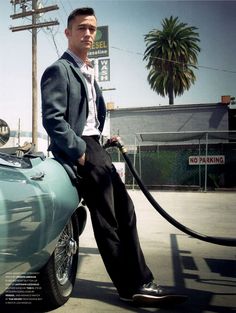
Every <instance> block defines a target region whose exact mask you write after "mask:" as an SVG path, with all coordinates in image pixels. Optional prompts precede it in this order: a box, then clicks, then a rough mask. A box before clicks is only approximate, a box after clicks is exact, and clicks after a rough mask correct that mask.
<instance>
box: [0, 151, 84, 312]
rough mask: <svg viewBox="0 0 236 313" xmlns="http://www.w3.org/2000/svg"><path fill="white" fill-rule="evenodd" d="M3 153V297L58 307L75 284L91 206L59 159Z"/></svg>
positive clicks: (0, 199) (0, 280)
mask: <svg viewBox="0 0 236 313" xmlns="http://www.w3.org/2000/svg"><path fill="white" fill-rule="evenodd" d="M1 151H2V150H0V294H1V301H3V302H4V303H5V304H6V303H10V304H14V303H16V304H20V303H23V304H24V303H25V302H26V303H30V302H33V301H34V302H36V300H40V301H43V302H44V303H46V306H47V307H49V308H55V307H58V306H60V305H62V304H64V303H65V302H66V301H67V300H68V298H69V297H70V295H71V292H72V289H73V285H74V283H75V279H76V272H77V264H78V256H79V235H80V234H81V233H82V231H83V229H84V227H85V223H86V216H87V213H86V209H85V207H84V206H83V205H81V201H80V197H79V194H78V190H77V188H76V186H75V185H74V184H73V183H72V181H71V179H70V178H69V176H68V174H67V172H66V170H65V169H64V167H63V166H62V165H61V164H60V163H58V162H57V161H56V160H55V159H53V158H49V157H45V156H44V155H43V154H42V153H41V154H39V153H37V154H34V153H33V154H32V153H26V154H23V155H22V156H17V155H12V154H8V153H2V152H1ZM22 277H23V279H22ZM19 281H20V282H21V284H19V283H17V282H19ZM22 282H23V283H22ZM32 282H33V283H32ZM35 286H36V287H35ZM30 290H31V291H30ZM29 292H30V296H29Z"/></svg>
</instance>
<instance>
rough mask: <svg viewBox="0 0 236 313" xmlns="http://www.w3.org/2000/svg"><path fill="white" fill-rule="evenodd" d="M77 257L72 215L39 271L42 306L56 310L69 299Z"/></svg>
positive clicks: (76, 236)
mask: <svg viewBox="0 0 236 313" xmlns="http://www.w3.org/2000/svg"><path fill="white" fill-rule="evenodd" d="M78 255H79V224H78V219H77V217H76V214H74V215H73V216H72V217H71V219H70V221H69V222H68V224H67V225H66V226H65V228H64V229H63V231H62V233H61V235H60V238H59V240H58V242H57V245H56V248H55V250H54V253H53V254H52V256H51V258H50V259H49V261H48V263H47V264H46V265H45V266H44V268H43V269H42V270H41V271H40V275H39V281H40V284H41V287H42V289H41V290H42V298H43V304H44V305H45V306H46V307H47V308H50V309H52V308H57V307H59V306H61V305H63V304H64V303H65V302H66V301H67V300H68V299H69V297H70V295H71V293H72V290H73V287H74V283H75V279H76V273H77V265H78Z"/></svg>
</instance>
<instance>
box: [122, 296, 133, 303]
mask: <svg viewBox="0 0 236 313" xmlns="http://www.w3.org/2000/svg"><path fill="white" fill-rule="evenodd" d="M120 300H121V301H124V302H133V301H134V300H133V299H132V298H123V297H120Z"/></svg>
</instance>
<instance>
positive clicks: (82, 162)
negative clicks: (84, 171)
mask: <svg viewBox="0 0 236 313" xmlns="http://www.w3.org/2000/svg"><path fill="white" fill-rule="evenodd" d="M78 163H79V165H82V166H84V164H85V153H84V154H83V155H82V156H81V157H80V158H79V159H78Z"/></svg>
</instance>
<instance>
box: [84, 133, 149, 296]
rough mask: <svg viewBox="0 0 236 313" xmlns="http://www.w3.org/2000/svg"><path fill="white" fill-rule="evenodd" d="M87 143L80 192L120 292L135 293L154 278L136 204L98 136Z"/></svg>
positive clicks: (88, 138)
mask: <svg viewBox="0 0 236 313" xmlns="http://www.w3.org/2000/svg"><path fill="white" fill-rule="evenodd" d="M83 139H84V140H85V141H86V143H87V150H86V162H85V165H84V166H78V174H79V175H80V176H81V177H82V180H81V184H80V193H81V195H82V197H83V198H84V200H85V202H86V204H87V206H88V208H89V211H90V215H91V220H92V225H93V230H94V235H95V239H96V242H97V246H98V249H99V252H100V254H101V257H102V259H103V262H104V264H105V267H106V269H107V272H108V274H109V276H110V278H111V280H112V281H113V283H114V285H115V287H116V288H117V290H118V292H119V293H120V294H126V293H127V294H132V293H133V292H135V290H136V289H137V288H138V287H140V286H141V285H143V284H144V283H147V282H150V281H151V280H152V279H153V276H152V273H151V271H150V270H149V268H148V267H147V265H146V262H145V259H144V256H143V253H142V250H141V247H140V243H139V238H138V233H137V228H136V215H135V211H134V205H133V202H132V200H131V198H130V197H129V194H128V193H127V191H126V188H125V185H124V183H123V182H122V180H121V179H120V176H119V174H118V173H117V171H116V169H115V167H114V165H113V164H112V162H111V158H110V156H109V154H108V153H107V152H106V151H105V150H104V149H103V148H102V147H101V145H100V143H99V141H98V139H97V138H96V137H83Z"/></svg>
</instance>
